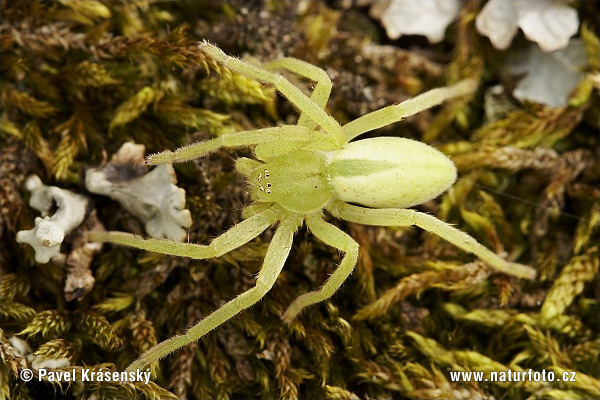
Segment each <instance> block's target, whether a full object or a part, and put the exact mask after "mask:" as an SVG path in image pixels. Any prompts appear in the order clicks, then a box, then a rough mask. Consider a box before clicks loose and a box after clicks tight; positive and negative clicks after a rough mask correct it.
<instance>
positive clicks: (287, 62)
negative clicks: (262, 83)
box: [264, 57, 332, 130]
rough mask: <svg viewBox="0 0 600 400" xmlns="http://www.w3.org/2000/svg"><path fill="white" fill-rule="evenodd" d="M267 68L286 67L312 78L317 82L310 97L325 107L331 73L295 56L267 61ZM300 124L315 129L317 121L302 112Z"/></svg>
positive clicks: (329, 89) (299, 119)
mask: <svg viewBox="0 0 600 400" xmlns="http://www.w3.org/2000/svg"><path fill="white" fill-rule="evenodd" d="M264 66H265V68H268V69H286V70H288V71H290V72H293V73H295V74H297V75H300V76H303V77H305V78H308V79H310V80H311V81H314V82H317V85H316V86H315V88H314V90H313V92H312V94H311V95H310V99H311V100H312V101H313V102H314V103H315V104H316V105H318V106H319V107H321V108H323V109H325V106H326V105H327V100H329V95H330V94H331V87H332V83H331V79H330V78H329V75H327V73H326V72H325V71H324V70H322V69H321V68H319V67H315V66H314V65H312V64H310V63H307V62H306V61H302V60H298V59H297V58H293V57H285V58H281V59H279V60H275V61H271V62H268V63H266V64H265V65H264ZM298 125H300V126H306V127H307V128H309V129H311V130H312V129H314V127H315V125H316V122H315V121H313V120H311V119H310V117H309V116H308V115H307V114H306V113H304V112H303V113H301V114H300V118H298Z"/></svg>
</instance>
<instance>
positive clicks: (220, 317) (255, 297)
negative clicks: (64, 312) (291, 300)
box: [127, 217, 302, 372]
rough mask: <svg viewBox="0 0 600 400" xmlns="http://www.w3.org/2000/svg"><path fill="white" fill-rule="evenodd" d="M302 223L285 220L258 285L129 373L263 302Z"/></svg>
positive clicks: (159, 348)
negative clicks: (260, 301) (261, 300)
mask: <svg viewBox="0 0 600 400" xmlns="http://www.w3.org/2000/svg"><path fill="white" fill-rule="evenodd" d="M301 223H302V220H301V219H300V218H298V217H292V218H286V219H284V220H282V222H281V224H280V226H279V228H278V229H277V231H276V232H275V234H274V235H273V239H272V241H271V244H270V245H269V249H268V250H267V254H266V256H265V260H264V262H263V266H262V268H261V270H260V272H259V274H258V277H257V279H256V286H254V287H253V288H252V289H250V290H248V291H246V292H244V293H242V294H240V295H239V296H237V297H236V298H234V299H232V300H230V301H229V302H227V303H226V304H225V305H223V306H222V307H221V308H219V309H217V310H216V311H214V312H213V313H211V314H210V315H208V316H207V317H206V318H204V319H203V320H201V321H200V322H198V323H197V324H196V325H194V326H192V327H191V328H190V329H188V331H187V332H186V333H185V334H183V335H178V336H175V337H173V338H171V339H168V340H165V341H164V342H161V343H159V344H157V345H156V346H154V347H152V348H151V349H149V350H147V351H145V352H144V353H143V354H142V355H141V356H140V357H139V358H138V359H137V360H135V361H134V362H133V363H131V365H129V367H127V371H128V372H131V371H135V370H140V369H142V368H144V367H145V366H146V365H148V364H151V363H153V362H155V361H158V360H160V359H161V358H163V357H165V356H167V355H168V354H170V353H172V352H174V351H175V350H177V349H179V348H181V347H183V346H186V345H188V344H190V343H192V342H194V341H196V340H198V339H200V338H201V337H202V336H204V335H206V334H207V333H208V332H210V331H211V330H213V329H215V328H216V327H218V326H219V325H221V324H222V323H223V322H225V321H228V320H229V319H231V318H232V317H233V316H235V315H236V314H238V313H239V312H240V311H242V310H244V309H246V308H248V307H250V306H252V305H253V304H255V303H257V302H258V301H259V300H260V299H262V298H263V297H264V296H265V294H266V293H267V292H268V291H269V290H270V289H271V287H273V284H275V281H276V280H277V277H278V276H279V273H280V272H281V269H282V268H283V265H284V263H285V260H286V259H287V257H288V254H289V253H290V249H291V248H292V241H293V238H294V232H295V231H296V229H297V228H298V226H300V224H301Z"/></svg>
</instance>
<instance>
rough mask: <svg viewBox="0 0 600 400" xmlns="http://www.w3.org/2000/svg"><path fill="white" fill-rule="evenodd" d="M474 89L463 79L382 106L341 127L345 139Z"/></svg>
mask: <svg viewBox="0 0 600 400" xmlns="http://www.w3.org/2000/svg"><path fill="white" fill-rule="evenodd" d="M475 89H477V84H476V82H475V81H472V80H464V81H460V82H459V83H457V84H455V85H452V86H447V87H442V88H437V89H432V90H430V91H428V92H425V93H423V94H421V95H419V96H417V97H414V98H412V99H409V100H406V101H403V102H402V103H400V104H395V105H392V106H388V107H384V108H382V109H380V110H377V111H373V112H371V113H369V114H366V115H363V116H362V117H360V118H357V119H355V120H354V121H351V122H348V123H347V124H346V125H344V126H343V127H342V129H343V130H344V134H345V135H346V140H347V141H348V142H349V141H351V140H352V139H354V138H355V137H357V136H358V135H361V134H363V133H365V132H369V131H372V130H374V129H378V128H381V127H384V126H386V125H389V124H392V123H394V122H398V121H400V120H402V119H404V118H406V117H409V116H411V115H414V114H417V113H419V112H421V111H423V110H426V109H428V108H431V107H433V106H436V105H438V104H440V103H443V102H444V101H446V100H448V99H452V98H454V97H460V96H464V95H466V94H469V93H472V92H474V91H475Z"/></svg>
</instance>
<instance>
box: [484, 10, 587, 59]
mask: <svg viewBox="0 0 600 400" xmlns="http://www.w3.org/2000/svg"><path fill="white" fill-rule="evenodd" d="M475 24H476V26H477V30H478V31H479V33H481V34H482V35H485V36H487V37H489V38H490V41H491V42H492V44H493V45H494V47H495V48H497V49H499V50H505V49H507V48H508V46H509V45H510V43H511V42H512V40H513V38H514V37H515V35H516V34H517V31H518V30H519V28H521V29H522V30H523V32H524V33H525V36H526V37H527V39H529V40H531V41H534V42H536V43H537V44H538V45H539V46H540V49H542V50H543V51H545V52H550V51H555V50H559V49H563V48H565V47H566V46H567V44H568V43H569V38H570V37H571V36H573V35H574V34H575V33H577V30H578V28H579V17H578V16H577V11H576V10H574V9H573V8H571V7H569V6H568V5H567V2H566V1H561V0H510V1H509V0H490V1H489V2H488V3H487V4H486V5H485V6H484V7H483V9H482V10H481V12H480V13H479V15H478V16H477V20H476V22H475Z"/></svg>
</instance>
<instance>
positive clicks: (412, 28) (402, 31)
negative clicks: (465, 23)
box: [369, 0, 461, 43]
mask: <svg viewBox="0 0 600 400" xmlns="http://www.w3.org/2000/svg"><path fill="white" fill-rule="evenodd" d="M460 5H461V2H460V1H459V0H420V1H415V0H391V1H389V2H386V1H375V2H374V3H373V5H372V6H371V9H370V10H369V15H370V16H371V17H373V18H376V19H380V20H381V24H382V25H383V26H384V28H385V31H386V33H387V35H388V37H389V38H390V39H398V38H399V37H400V36H402V35H423V36H425V37H427V39H428V40H429V42H430V43H438V42H441V41H442V40H443V39H444V35H445V33H446V28H447V27H448V25H450V23H451V22H452V21H454V20H455V19H456V16H457V15H458V12H459V11H460Z"/></svg>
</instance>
